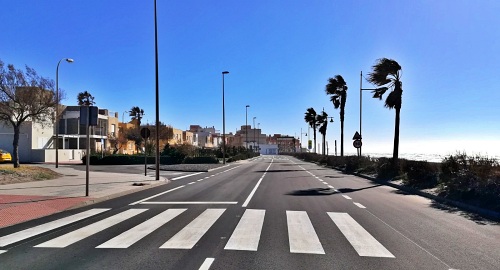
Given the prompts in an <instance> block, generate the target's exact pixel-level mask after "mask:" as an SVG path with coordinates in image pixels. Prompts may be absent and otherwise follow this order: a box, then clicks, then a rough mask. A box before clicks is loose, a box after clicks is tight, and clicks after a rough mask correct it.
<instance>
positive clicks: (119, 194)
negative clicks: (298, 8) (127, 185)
mask: <svg viewBox="0 0 500 270" xmlns="http://www.w3.org/2000/svg"><path fill="white" fill-rule="evenodd" d="M155 181H156V180H155ZM170 182H172V181H171V180H169V179H167V178H164V180H158V184H153V185H151V184H149V185H144V186H137V189H131V190H125V191H122V192H118V193H113V194H110V195H106V196H103V197H99V198H93V199H90V200H88V201H84V202H81V203H79V204H76V205H73V206H71V207H70V208H66V209H64V210H63V211H61V212H64V211H67V210H72V209H77V208H80V207H84V206H87V205H91V204H95V203H100V202H104V201H107V200H111V199H115V198H118V197H121V196H125V195H129V194H132V193H135V192H139V191H143V190H147V189H150V188H154V187H159V186H163V185H166V184H168V183H170ZM58 213H60V212H58Z"/></svg>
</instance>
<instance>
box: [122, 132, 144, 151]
mask: <svg viewBox="0 0 500 270" xmlns="http://www.w3.org/2000/svg"><path fill="white" fill-rule="evenodd" d="M124 136H125V138H127V141H133V142H134V144H135V147H136V150H137V152H139V150H140V148H141V144H142V137H141V133H140V131H139V129H137V128H127V129H126V130H124Z"/></svg>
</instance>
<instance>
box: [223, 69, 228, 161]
mask: <svg viewBox="0 0 500 270" xmlns="http://www.w3.org/2000/svg"><path fill="white" fill-rule="evenodd" d="M226 74H229V71H222V164H226V111H225V108H224V75H226Z"/></svg>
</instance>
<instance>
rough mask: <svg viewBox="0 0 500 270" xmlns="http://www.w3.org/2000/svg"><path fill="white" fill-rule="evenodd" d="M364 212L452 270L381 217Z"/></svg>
mask: <svg viewBox="0 0 500 270" xmlns="http://www.w3.org/2000/svg"><path fill="white" fill-rule="evenodd" d="M366 212H368V213H370V215H372V216H373V217H375V218H376V219H378V220H380V222H382V223H384V224H385V225H386V226H387V227H389V228H391V229H392V230H393V231H395V232H396V233H398V234H399V235H401V236H402V237H404V238H405V239H406V240H408V241H410V242H411V243H413V244H415V246H417V247H418V248H420V249H421V250H423V251H425V252H426V253H427V254H429V255H431V256H432V257H433V258H435V259H436V260H438V261H440V262H441V263H442V264H444V265H445V266H446V267H447V268H449V269H450V270H452V269H453V268H451V266H449V265H448V264H447V263H445V262H443V261H442V260H441V259H439V258H438V257H436V256H435V255H434V254H432V253H430V252H429V251H428V250H427V249H425V248H423V247H422V246H420V245H419V244H417V243H415V241H413V240H411V239H410V238H408V237H407V236H406V235H404V234H403V233H401V232H400V231H398V230H396V229H395V228H394V227H392V226H391V225H389V224H387V222H385V221H383V220H382V219H380V218H379V217H377V216H376V215H374V214H373V213H372V212H370V210H366Z"/></svg>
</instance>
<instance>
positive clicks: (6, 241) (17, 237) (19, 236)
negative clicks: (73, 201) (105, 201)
mask: <svg viewBox="0 0 500 270" xmlns="http://www.w3.org/2000/svg"><path fill="white" fill-rule="evenodd" d="M108 210H110V208H95V209H90V210H87V211H85V212H81V213H78V214H75V215H72V216H69V217H65V218H61V219H58V220H54V221H51V222H47V223H45V224H42V225H38V226H36V227H33V228H29V229H26V230H23V231H19V232H16V233H12V234H9V235H6V236H2V237H0V247H4V246H7V245H10V244H12V243H16V242H19V241H21V240H24V239H28V238H30V237H33V236H36V235H39V234H42V233H45V232H48V231H51V230H54V229H57V228H59V227H62V226H66V225H68V224H71V223H74V222H77V221H79V220H82V219H85V218H88V217H91V216H94V215H97V214H100V213H102V212H106V211H108Z"/></svg>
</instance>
